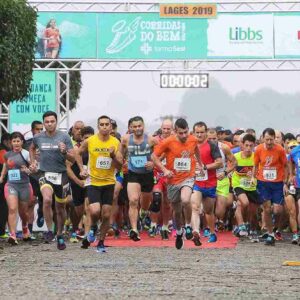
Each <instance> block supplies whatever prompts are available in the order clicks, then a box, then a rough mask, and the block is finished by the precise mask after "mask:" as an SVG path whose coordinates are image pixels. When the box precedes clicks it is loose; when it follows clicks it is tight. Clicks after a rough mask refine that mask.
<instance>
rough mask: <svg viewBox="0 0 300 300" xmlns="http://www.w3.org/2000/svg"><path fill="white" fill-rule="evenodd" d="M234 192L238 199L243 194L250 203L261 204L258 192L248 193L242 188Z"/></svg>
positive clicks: (235, 189) (237, 188)
mask: <svg viewBox="0 0 300 300" xmlns="http://www.w3.org/2000/svg"><path fill="white" fill-rule="evenodd" d="M233 192H234V195H235V196H236V197H238V196H239V195H241V194H246V196H247V198H248V200H249V202H251V203H254V204H260V201H259V196H258V193H257V191H246V190H244V189H242V188H240V187H236V188H234V189H233Z"/></svg>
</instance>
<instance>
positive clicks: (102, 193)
mask: <svg viewBox="0 0 300 300" xmlns="http://www.w3.org/2000/svg"><path fill="white" fill-rule="evenodd" d="M114 189H115V185H114V184H109V185H103V186H94V185H89V186H88V187H87V196H88V198H89V204H94V203H100V205H112V203H113V198H114Z"/></svg>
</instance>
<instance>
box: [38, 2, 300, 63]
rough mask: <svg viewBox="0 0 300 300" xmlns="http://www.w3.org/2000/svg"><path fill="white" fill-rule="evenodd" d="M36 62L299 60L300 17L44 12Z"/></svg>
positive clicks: (173, 9)
mask: <svg viewBox="0 0 300 300" xmlns="http://www.w3.org/2000/svg"><path fill="white" fill-rule="evenodd" d="M208 8H210V9H211V11H209V10H208ZM194 9H197V14H196V15H195V17H193V15H194V14H193V13H192V12H193V11H194ZM209 12H210V13H211V14H210V15H209ZM200 13H201V14H200ZM206 14H207V16H206ZM176 16H177V17H176ZM178 16H182V17H178ZM205 16H206V17H205ZM35 56H36V58H37V59H109V60H114V59H115V60H118V59H136V60H139V59H145V60H147V59H148V60H153V59H154V60H155V59H157V60H172V59H178V60H189V59H200V60H201V59H204V60H205V59H211V60H214V59H222V60H226V59H228V60H230V59H276V58H279V59H280V58H285V59H289V58H291V59H292V58H299V57H300V13H294V12H290V13H271V12H270V13H218V14H216V11H215V10H214V9H213V7H210V6H209V5H202V4H201V5H200V4H199V5H188V4H184V5H178V4H176V5H175V4H174V5H172V4H168V5H161V10H160V12H158V13H152V12H151V13H130V12H128V13H84V12H78V13H74V12H51V13H50V12H49V13H48V12H40V13H39V14H38V21H37V48H36V55H35Z"/></svg>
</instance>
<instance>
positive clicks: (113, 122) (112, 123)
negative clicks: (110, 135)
mask: <svg viewBox="0 0 300 300" xmlns="http://www.w3.org/2000/svg"><path fill="white" fill-rule="evenodd" d="M110 123H111V125H112V127H113V128H116V127H118V125H117V122H116V121H115V120H113V119H111V120H110Z"/></svg>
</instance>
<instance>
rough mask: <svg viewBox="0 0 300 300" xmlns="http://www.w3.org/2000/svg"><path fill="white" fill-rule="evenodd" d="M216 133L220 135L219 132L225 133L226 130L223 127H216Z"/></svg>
mask: <svg viewBox="0 0 300 300" xmlns="http://www.w3.org/2000/svg"><path fill="white" fill-rule="evenodd" d="M216 132H217V133H218V132H225V128H224V127H222V126H217V127H216Z"/></svg>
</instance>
